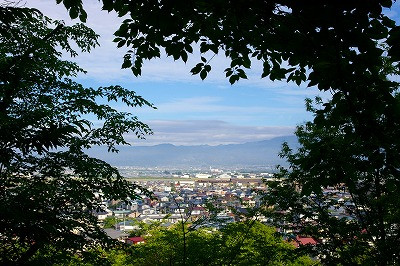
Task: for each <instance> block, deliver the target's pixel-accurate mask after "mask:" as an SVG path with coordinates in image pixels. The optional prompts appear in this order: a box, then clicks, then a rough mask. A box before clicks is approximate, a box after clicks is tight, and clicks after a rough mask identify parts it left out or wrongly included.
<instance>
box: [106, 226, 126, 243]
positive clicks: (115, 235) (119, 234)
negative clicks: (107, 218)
mask: <svg viewBox="0 0 400 266" xmlns="http://www.w3.org/2000/svg"><path fill="white" fill-rule="evenodd" d="M103 230H104V232H105V233H106V234H107V235H108V236H109V237H110V238H112V239H116V240H118V241H121V242H124V240H125V239H126V238H127V237H128V234H127V233H125V232H123V231H119V230H115V229H113V228H106V229H103Z"/></svg>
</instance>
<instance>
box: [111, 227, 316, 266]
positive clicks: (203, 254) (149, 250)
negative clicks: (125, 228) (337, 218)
mask: <svg viewBox="0 0 400 266" xmlns="http://www.w3.org/2000/svg"><path fill="white" fill-rule="evenodd" d="M182 238H183V232H182V229H181V227H180V225H176V226H173V227H172V228H163V227H155V228H153V229H152V230H148V231H147V235H146V237H145V239H146V242H145V243H142V244H137V245H134V246H132V247H131V249H130V250H127V251H125V252H124V251H120V252H118V251H117V250H113V251H112V252H111V253H108V254H109V255H108V258H109V259H110V260H111V262H113V263H115V264H118V263H117V261H118V262H119V263H120V265H316V264H317V262H315V261H313V260H311V259H310V258H309V257H307V256H301V255H299V254H297V253H296V252H295V250H294V246H293V245H292V244H291V243H288V242H284V241H283V240H282V239H281V238H280V237H278V236H277V235H276V234H275V229H274V228H272V227H268V226H265V225H263V224H261V223H259V222H255V221H251V222H245V223H233V224H229V225H228V226H227V227H225V228H224V229H222V230H220V231H212V230H211V229H207V228H201V229H198V230H194V231H190V233H189V234H188V235H187V252H186V258H184V257H183V252H182V251H183V246H182V245H183V240H182ZM155 251H156V252H155Z"/></svg>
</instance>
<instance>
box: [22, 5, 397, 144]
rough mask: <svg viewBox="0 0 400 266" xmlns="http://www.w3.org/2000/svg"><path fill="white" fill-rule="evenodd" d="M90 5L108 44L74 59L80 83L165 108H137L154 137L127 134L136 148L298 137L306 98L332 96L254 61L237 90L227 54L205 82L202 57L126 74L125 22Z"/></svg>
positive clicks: (52, 12)
mask: <svg viewBox="0 0 400 266" xmlns="http://www.w3.org/2000/svg"><path fill="white" fill-rule="evenodd" d="M84 5H85V9H86V11H87V12H88V22H87V24H88V26H90V27H91V28H93V29H94V30H95V31H96V32H97V33H98V34H100V36H101V38H100V47H97V48H96V49H95V50H93V51H92V52H91V53H90V54H82V55H80V56H79V57H77V58H74V59H73V60H74V61H76V62H78V64H79V65H80V66H81V67H83V68H84V69H85V70H87V71H88V73H87V75H84V76H83V75H82V76H79V77H78V78H77V81H78V82H80V83H82V84H84V85H85V86H91V87H98V86H106V85H117V84H118V85H122V86H124V87H125V88H129V89H132V90H134V91H136V92H137V93H138V94H139V95H141V96H143V97H144V98H145V99H147V100H148V101H150V102H152V103H153V104H154V105H155V106H156V107H157V110H153V109H150V108H143V109H136V110H129V111H132V112H133V113H134V114H135V115H137V116H138V117H139V119H140V120H142V121H144V122H146V123H148V124H149V125H150V127H151V128H152V129H153V131H154V135H152V136H148V137H147V139H146V140H144V141H143V140H137V139H136V138H134V137H133V136H132V135H127V136H126V137H127V139H128V140H129V141H130V142H132V144H134V145H153V144H159V143H172V144H176V145H199V144H209V145H218V144H228V143H244V142H250V141H258V140H264V139H270V138H273V137H277V136H285V135H292V134H293V131H294V129H295V126H296V125H299V124H302V123H304V122H305V121H307V120H310V119H312V117H311V114H309V113H307V112H306V111H305V107H304V99H305V98H306V97H314V96H315V95H320V96H323V97H328V95H327V94H326V95H321V93H320V92H319V91H318V90H316V89H312V88H306V87H305V86H301V87H298V86H297V85H295V84H288V83H286V82H271V81H270V80H268V79H261V78H260V76H261V65H260V64H259V63H258V62H253V68H252V70H251V71H249V72H248V77H249V79H248V80H243V81H240V82H239V83H238V84H235V85H233V86H231V85H230V84H229V82H228V80H227V79H226V78H225V75H224V73H223V70H224V69H225V68H226V67H227V66H228V65H229V62H228V61H227V60H226V59H225V58H224V56H223V55H218V56H216V57H215V58H214V59H213V61H212V63H211V64H212V66H213V70H212V72H211V73H210V75H209V77H208V78H207V79H206V80H205V81H201V79H200V78H199V77H198V76H192V75H191V74H190V69H191V68H192V67H193V66H194V65H195V64H196V63H197V62H198V61H199V60H200V54H196V51H195V52H194V54H193V56H192V57H191V58H190V59H189V61H188V63H186V64H185V63H183V62H181V61H174V60H173V59H172V58H167V57H166V56H165V55H164V56H162V57H161V58H160V59H156V60H151V61H147V62H145V64H144V68H143V69H142V76H140V77H138V78H136V77H134V76H133V75H132V74H131V72H130V70H122V69H121V64H122V57H123V55H124V53H125V51H126V50H127V49H126V48H120V49H117V48H116V45H115V44H114V43H113V42H112V39H113V38H114V37H113V32H114V31H115V30H116V29H117V28H118V26H119V22H120V21H121V19H120V18H117V16H116V15H115V14H114V13H108V12H106V11H101V5H100V4H99V3H98V2H97V1H93V0H90V1H84ZM27 6H33V7H36V8H38V9H39V10H41V11H42V12H43V13H44V14H45V15H47V16H49V17H50V18H53V19H62V20H64V21H65V22H66V23H67V24H71V23H74V22H78V21H71V19H69V17H68V14H67V11H66V10H65V8H64V7H63V6H62V5H56V1H55V0H28V1H27ZM399 10H400V4H399V2H396V3H395V6H394V7H393V8H392V10H388V11H387V14H388V15H389V16H390V17H392V18H395V19H396V20H397V21H399V20H398V18H399V13H400V12H399ZM120 108H121V110H126V109H125V107H122V106H121V107H120Z"/></svg>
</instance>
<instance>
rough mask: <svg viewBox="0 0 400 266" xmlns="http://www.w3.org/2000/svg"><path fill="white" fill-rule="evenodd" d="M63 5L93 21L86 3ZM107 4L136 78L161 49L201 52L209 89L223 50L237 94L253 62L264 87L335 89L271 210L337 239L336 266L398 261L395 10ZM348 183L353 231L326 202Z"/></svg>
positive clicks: (332, 253)
mask: <svg viewBox="0 0 400 266" xmlns="http://www.w3.org/2000/svg"><path fill="white" fill-rule="evenodd" d="M57 2H58V3H61V2H63V3H64V5H65V6H66V8H67V9H68V10H69V11H70V13H71V12H72V15H71V16H73V17H77V16H79V15H83V18H84V14H85V12H84V10H83V6H82V3H81V1H80V0H57ZM102 3H103V9H105V10H108V11H112V10H114V11H116V12H117V13H118V15H119V16H124V15H128V16H129V18H127V19H126V20H125V21H124V22H123V23H122V24H121V26H120V28H119V29H118V30H117V32H116V33H115V35H116V38H115V40H114V41H115V42H116V43H117V45H118V46H127V47H129V48H131V49H130V50H129V51H128V53H127V54H126V55H125V57H124V63H123V65H122V66H123V67H124V68H131V69H132V72H133V74H135V75H140V74H141V67H142V65H143V62H144V60H146V59H152V58H156V57H159V56H160V54H161V52H162V50H165V52H166V53H167V54H168V55H169V56H172V57H173V58H174V59H175V60H182V61H184V62H186V61H187V59H188V57H189V56H190V54H192V53H194V50H195V49H197V50H199V52H200V54H201V57H200V61H201V62H199V63H198V64H197V65H196V66H195V67H194V68H192V73H193V74H198V75H200V78H202V79H204V78H206V77H207V74H208V73H209V72H210V71H211V63H212V62H211V61H212V60H211V59H212V57H213V56H214V54H217V53H219V52H220V51H222V52H223V53H224V54H225V56H227V57H228V58H229V60H230V65H229V66H228V67H227V68H226V69H225V73H226V76H227V78H228V79H229V82H230V83H232V84H233V83H235V82H237V81H238V80H240V79H241V78H242V79H243V78H246V72H245V70H246V69H249V68H250V67H251V66H252V60H260V61H262V62H263V73H262V77H269V78H270V79H271V80H282V79H284V80H287V81H293V82H295V83H296V84H301V83H302V82H307V83H308V86H317V87H318V89H320V90H321V91H331V93H332V99H331V100H330V101H328V102H325V103H322V102H321V103H320V104H321V107H320V108H311V109H313V110H314V112H315V119H314V121H313V123H308V124H306V125H304V126H301V127H300V128H299V130H298V132H297V134H298V136H299V140H300V143H301V144H302V147H301V148H300V149H299V151H297V152H296V151H295V152H292V151H290V149H289V147H285V149H284V150H283V156H285V157H286V158H287V159H288V161H289V163H290V164H291V168H290V169H282V171H281V173H280V177H282V178H284V179H285V180H286V181H287V182H284V183H283V184H275V185H273V184H271V186H272V187H271V191H270V192H271V194H270V195H273V196H274V197H275V198H269V199H268V202H269V203H270V204H275V205H276V204H279V205H278V207H279V209H281V210H282V213H283V214H285V213H286V214H289V215H288V216H287V217H286V218H287V219H289V220H288V221H290V222H291V223H293V221H296V222H298V225H299V228H303V229H304V228H306V232H308V233H309V234H312V235H316V236H318V235H320V236H328V239H330V241H328V242H327V243H326V244H324V245H320V246H319V247H322V251H323V254H324V255H325V256H326V257H325V258H326V261H327V262H331V263H335V262H336V261H338V262H342V263H345V264H348V263H350V264H353V263H360V261H362V263H367V261H368V260H369V256H368V255H367V254H368V251H370V250H372V251H373V253H372V254H374V255H372V256H371V260H370V261H372V263H375V264H380V265H385V264H388V263H393V262H395V261H398V255H396V254H400V252H399V251H398V247H399V246H400V245H399V236H398V228H399V215H398V210H397V208H396V206H398V205H399V202H398V199H397V196H396V195H398V190H399V186H400V184H399V178H398V176H399V173H398V169H399V161H398V160H399V159H398V154H399V150H398V149H399V148H398V140H399V139H400V138H399V137H400V136H399V131H398V129H399V125H398V121H399V110H400V108H399V103H398V98H399V96H398V95H397V94H396V90H397V88H398V84H397V83H396V82H393V81H390V80H388V79H387V75H386V74H390V71H389V72H387V71H386V70H387V69H390V68H391V69H392V70H396V71H398V69H399V61H400V47H399V46H400V27H399V26H398V25H396V23H395V22H394V21H393V20H391V19H390V18H388V17H387V16H385V15H384V14H383V12H382V9H383V8H390V7H391V6H392V1H389V0H376V1H334V0H332V1H319V0H312V1H309V0H307V1H280V0H276V1H258V0H256V1H229V2H228V1H224V0H216V1H204V0H190V1H167V0H161V1H144V2H143V1H140V2H138V1H137V2H132V1H125V0H102ZM81 19H82V18H81ZM382 56H384V57H386V59H387V60H382ZM387 64H389V65H390V67H389V68H388V67H387ZM385 72H386V74H385ZM343 185H344V187H345V188H346V189H348V190H349V191H351V193H352V196H351V198H352V201H353V203H354V204H355V205H356V206H357V207H356V208H355V209H354V212H355V213H354V216H355V217H357V219H356V220H353V221H346V220H338V219H336V218H335V219H332V216H331V215H330V207H332V206H334V205H336V203H334V202H331V198H330V197H326V195H324V194H323V193H322V188H325V187H336V188H339V187H342V186H343ZM301 215H304V216H301ZM302 218H304V219H302ZM303 222H306V224H301V223H303ZM295 224H296V223H295ZM374 252H375V253H374ZM358 254H360V256H358Z"/></svg>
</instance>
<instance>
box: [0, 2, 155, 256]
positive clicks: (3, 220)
mask: <svg viewBox="0 0 400 266" xmlns="http://www.w3.org/2000/svg"><path fill="white" fill-rule="evenodd" d="M97 37H98V36H97V35H96V34H95V33H94V32H93V31H92V30H91V29H89V28H87V27H86V26H85V25H83V24H76V25H74V26H65V25H64V24H63V23H62V22H59V21H52V20H50V19H49V18H47V17H44V16H43V15H42V14H41V13H40V12H39V11H38V10H34V9H27V8H18V7H10V6H8V7H7V6H5V7H0V43H1V45H0V179H1V187H0V201H1V202H2V204H1V207H0V213H1V216H0V241H1V244H0V252H1V255H2V258H1V261H2V263H6V264H7V263H11V262H13V263H27V262H28V261H30V260H31V259H32V258H34V257H35V256H36V255H37V254H38V253H40V252H41V253H42V254H45V253H46V252H49V253H48V254H53V253H54V254H57V256H56V255H55V256H54V257H53V258H54V259H55V260H61V259H62V258H61V257H63V256H64V257H67V256H69V255H70V254H74V253H75V252H77V251H79V252H83V253H84V252H85V250H87V249H89V248H90V247H95V246H97V245H99V244H102V245H108V244H111V241H110V240H109V239H108V238H107V236H106V235H105V233H104V232H103V231H102V230H101V228H100V227H99V226H98V223H97V218H96V217H95V216H93V215H92V211H95V210H100V209H102V208H103V206H102V200H103V199H104V198H106V199H122V200H127V199H129V198H135V197H137V196H138V193H140V191H142V192H143V193H145V192H146V191H145V190H143V189H142V188H140V187H138V186H136V185H134V184H131V183H129V182H127V181H126V180H125V179H124V178H123V177H122V176H121V175H120V174H119V172H118V171H117V169H115V168H113V167H111V166H110V165H109V164H107V163H105V162H103V161H101V160H97V159H95V158H91V157H89V156H87V155H86V154H85V149H88V148H90V147H91V146H93V145H106V146H107V147H108V149H109V151H116V145H122V144H127V142H126V141H125V140H124V138H123V134H125V133H128V132H134V133H135V134H136V135H137V136H138V137H139V138H143V137H144V135H145V134H149V133H151V130H150V129H149V128H148V126H147V125H146V124H144V123H142V122H140V121H139V120H138V119H137V117H135V116H133V115H132V114H131V113H127V112H119V111H118V110H116V109H114V108H112V107H111V106H110V105H108V104H107V102H111V101H121V102H123V103H124V104H126V105H127V106H129V107H132V108H133V107H140V106H150V107H151V106H152V105H151V104H150V103H149V102H147V101H146V100H144V99H143V98H142V97H140V96H138V95H136V94H135V93H134V92H133V91H130V90H127V89H124V88H122V87H120V86H109V87H100V88H98V89H94V88H85V87H83V86H82V85H80V84H78V83H76V82H74V81H73V80H72V79H71V78H70V77H74V76H76V75H77V74H78V73H79V72H84V71H83V70H82V69H81V68H79V66H78V65H76V64H75V63H73V62H70V61H64V60H61V56H62V54H63V53H65V52H67V53H69V54H70V55H71V56H76V55H77V52H76V51H75V50H74V48H73V47H77V48H78V49H79V50H81V51H82V52H89V51H90V50H91V49H92V48H93V47H94V46H96V45H97ZM73 43H74V44H73ZM100 100H101V101H100ZM99 102H105V103H104V104H100V103H99ZM94 121H96V124H97V123H99V124H100V126H94ZM49 248H50V250H49ZM61 251H62V252H61ZM35 254H36V255H35ZM82 256H83V255H82ZM46 261H47V263H49V262H52V263H54V262H55V261H51V260H50V259H49V258H46Z"/></svg>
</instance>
